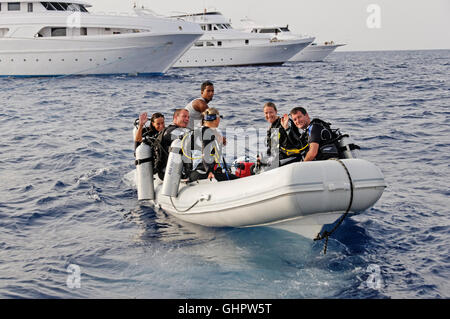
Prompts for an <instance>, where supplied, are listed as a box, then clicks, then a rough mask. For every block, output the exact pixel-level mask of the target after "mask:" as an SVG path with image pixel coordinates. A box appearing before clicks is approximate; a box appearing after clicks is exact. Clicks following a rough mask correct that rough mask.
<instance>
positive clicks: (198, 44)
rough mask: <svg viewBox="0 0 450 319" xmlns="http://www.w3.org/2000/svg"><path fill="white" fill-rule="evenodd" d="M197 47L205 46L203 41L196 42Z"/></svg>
mask: <svg viewBox="0 0 450 319" xmlns="http://www.w3.org/2000/svg"><path fill="white" fill-rule="evenodd" d="M194 45H195V46H196V47H202V46H203V42H201V41H200V42H195V44H194Z"/></svg>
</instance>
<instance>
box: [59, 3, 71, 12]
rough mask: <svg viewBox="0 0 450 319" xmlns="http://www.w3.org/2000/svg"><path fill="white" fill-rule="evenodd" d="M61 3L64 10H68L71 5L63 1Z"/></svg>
mask: <svg viewBox="0 0 450 319" xmlns="http://www.w3.org/2000/svg"><path fill="white" fill-rule="evenodd" d="M59 5H60V6H61V7H62V8H63V10H64V11H67V8H68V7H69V4H67V3H64V2H61V3H59Z"/></svg>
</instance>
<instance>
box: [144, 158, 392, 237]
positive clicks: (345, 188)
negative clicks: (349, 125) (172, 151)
mask: <svg viewBox="0 0 450 319" xmlns="http://www.w3.org/2000/svg"><path fill="white" fill-rule="evenodd" d="M351 185H352V186H353V187H351ZM385 187H386V184H385V181H384V177H383V174H382V173H381V171H380V170H379V169H378V167H376V166H375V165H374V164H372V163H371V162H368V161H366V160H362V159H343V160H339V161H337V160H327V161H313V162H300V163H293V164H289V165H286V166H282V167H279V168H276V169H273V170H270V171H267V172H263V173H261V174H259V175H253V176H249V177H246V178H240V179H236V180H232V181H225V182H214V181H210V180H201V181H198V182H194V183H183V182H182V183H180V186H179V190H178V196H177V197H176V198H175V197H170V196H165V195H162V192H161V189H162V181H160V180H159V179H157V180H156V181H155V199H154V200H153V201H152V202H153V203H154V204H155V205H156V206H157V207H160V208H161V209H163V210H165V211H166V212H168V213H170V214H172V215H174V216H176V217H177V218H179V219H181V220H184V221H187V222H190V223H193V224H198V225H203V226H208V227H256V226H269V227H275V228H281V229H285V230H287V231H290V232H294V233H297V234H300V235H302V236H304V237H307V238H311V239H313V238H315V237H316V236H317V234H318V233H319V232H320V230H321V229H322V226H323V225H325V224H331V223H333V222H335V221H336V220H337V219H338V218H339V217H340V216H341V215H342V214H343V213H345V212H346V211H347V210H348V209H349V211H351V212H361V211H364V210H366V209H368V208H370V207H371V206H373V205H374V204H375V203H376V202H377V201H378V199H379V198H380V197H381V195H382V193H383V191H384V189H385Z"/></svg>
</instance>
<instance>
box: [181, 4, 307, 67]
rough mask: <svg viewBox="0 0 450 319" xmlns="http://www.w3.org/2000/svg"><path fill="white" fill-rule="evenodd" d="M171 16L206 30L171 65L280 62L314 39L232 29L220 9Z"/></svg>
mask: <svg viewBox="0 0 450 319" xmlns="http://www.w3.org/2000/svg"><path fill="white" fill-rule="evenodd" d="M172 18H177V19H180V18H181V19H184V20H185V21H190V22H195V23H198V24H199V25H200V26H201V28H202V30H203V31H205V34H204V35H203V36H202V37H201V38H200V39H199V40H198V41H197V42H195V43H194V45H193V46H192V48H191V49H189V50H188V51H187V52H186V53H185V54H184V55H183V56H182V57H181V58H180V59H178V61H177V62H176V63H175V64H174V67H204V66H241V65H280V64H283V63H284V62H286V61H288V60H289V59H290V58H291V57H293V56H294V55H296V54H297V53H298V52H300V51H301V50H303V49H304V48H306V47H307V46H308V45H309V44H310V43H312V42H313V41H314V38H313V37H308V38H301V39H299V38H297V39H292V40H286V41H277V40H274V39H271V37H270V36H268V35H265V34H249V33H246V32H243V31H239V30H235V29H233V27H232V26H231V24H230V21H228V20H227V19H226V18H225V17H224V16H223V15H222V14H221V13H220V12H204V13H196V14H186V15H179V16H174V17H172Z"/></svg>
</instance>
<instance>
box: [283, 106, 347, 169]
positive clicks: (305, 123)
mask: <svg viewBox="0 0 450 319" xmlns="http://www.w3.org/2000/svg"><path fill="white" fill-rule="evenodd" d="M290 115H291V117H292V120H293V121H294V124H295V126H297V127H298V128H300V129H302V130H305V133H304V134H306V136H307V139H308V144H309V150H308V152H307V153H306V156H305V158H304V160H303V161H305V162H308V161H313V160H325V159H329V158H332V157H339V152H338V149H337V147H336V146H335V145H334V144H333V143H332V140H333V133H332V131H331V128H330V124H329V123H327V122H324V121H322V120H320V119H313V120H311V119H310V117H309V115H308V112H306V110H305V109H304V108H303V107H301V106H299V107H294V108H293V109H292V110H291V112H290ZM286 118H287V116H286V117H285V118H283V121H282V124H283V127H285V128H286V127H287V126H288V124H287V122H288V120H287V119H286ZM324 145H327V146H328V147H327V151H326V152H325V151H324V150H323V146H324Z"/></svg>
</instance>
